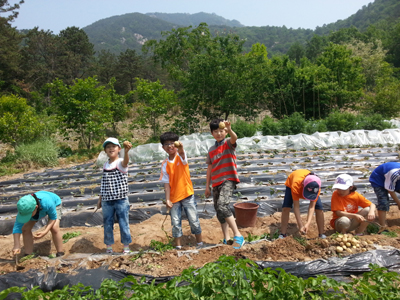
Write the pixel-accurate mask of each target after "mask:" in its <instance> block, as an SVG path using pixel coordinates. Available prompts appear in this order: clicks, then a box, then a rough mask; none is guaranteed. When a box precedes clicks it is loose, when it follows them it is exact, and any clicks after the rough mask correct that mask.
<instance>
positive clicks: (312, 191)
mask: <svg viewBox="0 0 400 300" xmlns="http://www.w3.org/2000/svg"><path fill="white" fill-rule="evenodd" d="M303 186H304V188H303V197H304V199H306V200H310V201H315V200H317V198H318V194H319V191H320V189H321V179H319V177H318V176H316V175H308V176H306V178H305V179H304V181H303Z"/></svg>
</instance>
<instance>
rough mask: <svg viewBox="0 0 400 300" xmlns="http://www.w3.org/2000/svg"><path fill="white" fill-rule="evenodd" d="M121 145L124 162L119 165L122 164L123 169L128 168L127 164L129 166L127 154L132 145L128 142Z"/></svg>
mask: <svg viewBox="0 0 400 300" xmlns="http://www.w3.org/2000/svg"><path fill="white" fill-rule="evenodd" d="M123 145H124V160H123V161H122V163H121V164H122V166H123V167H124V168H126V167H127V166H128V164H129V155H128V152H129V150H130V149H131V148H132V144H131V143H130V142H128V141H125V142H124V144H123Z"/></svg>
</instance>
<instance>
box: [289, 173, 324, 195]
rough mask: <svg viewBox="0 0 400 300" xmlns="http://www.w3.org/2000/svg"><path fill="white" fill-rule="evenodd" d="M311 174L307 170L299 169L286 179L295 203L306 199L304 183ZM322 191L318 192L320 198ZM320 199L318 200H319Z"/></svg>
mask: <svg viewBox="0 0 400 300" xmlns="http://www.w3.org/2000/svg"><path fill="white" fill-rule="evenodd" d="M310 173H311V172H310V171H309V170H305V169H298V170H296V171H293V172H292V173H290V175H289V177H288V178H287V179H286V182H285V185H286V186H287V187H288V188H290V189H291V190H292V198H293V201H299V200H300V199H304V197H303V188H304V187H303V181H304V179H305V178H306V176H307V175H308V174H310ZM320 192H321V190H319V192H318V197H319V194H320ZM318 197H317V199H316V200H318Z"/></svg>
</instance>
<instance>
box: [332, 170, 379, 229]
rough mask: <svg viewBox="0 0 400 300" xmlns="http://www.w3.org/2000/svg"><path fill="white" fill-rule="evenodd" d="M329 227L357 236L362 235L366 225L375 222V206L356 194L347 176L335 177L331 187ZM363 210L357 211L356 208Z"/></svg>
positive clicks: (350, 179)
mask: <svg viewBox="0 0 400 300" xmlns="http://www.w3.org/2000/svg"><path fill="white" fill-rule="evenodd" d="M332 188H333V189H336V191H334V192H333V194H332V199H331V210H332V212H333V214H332V217H333V218H332V220H331V226H332V227H333V228H334V229H335V230H336V231H337V232H340V233H346V232H350V231H352V230H355V233H356V234H357V235H363V232H364V230H365V228H367V226H368V223H369V222H371V221H373V220H375V204H373V203H372V202H371V201H369V200H367V199H366V198H365V197H364V196H362V195H361V194H359V193H357V192H356V189H357V188H356V187H355V186H354V185H353V178H352V177H351V176H350V175H348V174H341V175H339V176H338V177H336V181H335V184H334V185H333V187H332ZM359 206H360V207H362V208H363V209H362V210H360V211H358V207H359Z"/></svg>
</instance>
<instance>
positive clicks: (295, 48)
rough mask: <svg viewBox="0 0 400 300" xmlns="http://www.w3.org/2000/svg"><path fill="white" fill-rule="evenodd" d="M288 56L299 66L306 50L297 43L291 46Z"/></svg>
mask: <svg viewBox="0 0 400 300" xmlns="http://www.w3.org/2000/svg"><path fill="white" fill-rule="evenodd" d="M286 54H287V56H289V58H290V59H291V60H294V61H296V64H297V65H299V64H300V60H301V59H302V58H303V57H304V56H305V48H304V46H303V45H302V44H300V43H299V42H296V43H294V44H292V45H291V46H290V48H289V50H288V52H287V53H286Z"/></svg>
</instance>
